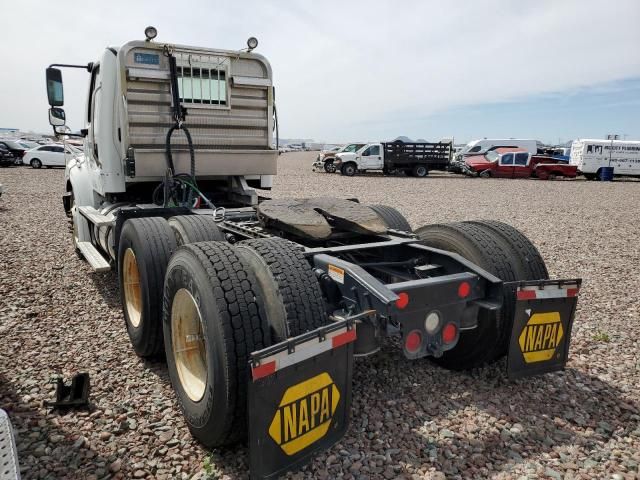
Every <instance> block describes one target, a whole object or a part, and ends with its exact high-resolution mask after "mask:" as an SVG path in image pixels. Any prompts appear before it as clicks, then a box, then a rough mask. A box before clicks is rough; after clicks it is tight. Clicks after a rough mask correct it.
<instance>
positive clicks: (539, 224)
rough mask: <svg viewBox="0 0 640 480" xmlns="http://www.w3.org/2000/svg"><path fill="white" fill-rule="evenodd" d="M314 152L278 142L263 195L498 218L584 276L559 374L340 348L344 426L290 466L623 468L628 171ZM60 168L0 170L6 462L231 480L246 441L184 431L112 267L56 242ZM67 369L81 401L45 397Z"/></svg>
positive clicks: (631, 353)
mask: <svg viewBox="0 0 640 480" xmlns="http://www.w3.org/2000/svg"><path fill="white" fill-rule="evenodd" d="M314 156H315V154H312V153H300V154H293V153H292V154H285V155H283V156H281V157H280V173H281V175H280V176H279V177H278V178H277V179H276V183H275V187H274V189H273V191H272V192H271V193H272V195H273V196H275V197H287V196H299V197H300V196H319V195H334V196H340V197H358V198H359V199H360V200H361V201H362V202H363V203H364V202H366V203H385V204H389V205H393V206H395V207H397V208H398V209H400V210H401V211H403V212H405V213H406V215H407V217H408V218H409V220H410V222H411V224H412V225H413V226H414V227H417V226H420V225H423V224H426V223H435V222H447V221H454V220H466V219H478V218H491V219H497V220H503V221H506V222H509V223H512V224H513V225H515V226H516V227H518V228H520V229H522V231H523V232H524V233H526V234H527V235H528V236H529V237H530V238H531V239H532V240H533V241H534V243H535V244H536V245H537V246H538V247H539V249H540V251H541V253H542V255H543V257H544V258H545V259H546V261H547V265H548V267H549V270H550V273H551V275H552V277H556V278H558V277H582V278H583V279H584V288H583V290H582V292H581V296H580V301H579V309H578V312H577V317H576V323H575V328H574V331H573V344H572V345H573V346H572V349H571V360H570V362H569V366H568V368H567V370H566V371H565V372H563V373H557V374H553V375H547V376H544V377H539V378H535V379H527V380H522V381H517V382H510V381H508V380H507V379H506V376H505V374H504V373H503V371H504V368H505V365H504V363H499V364H497V365H494V366H492V367H490V368H486V369H483V370H478V371H474V372H470V373H452V372H448V371H445V370H442V369H440V368H438V367H436V366H434V365H433V364H431V363H430V362H429V361H426V360H425V361H418V362H409V361H407V360H405V359H404V358H403V357H402V356H401V355H400V354H399V352H398V351H397V350H396V349H394V348H393V347H392V346H391V345H387V346H386V347H385V348H384V349H383V350H382V352H380V353H379V354H378V355H376V356H375V357H373V358H370V359H368V360H361V361H360V360H359V361H357V362H356V369H355V376H354V402H353V409H352V423H351V428H350V430H349V432H348V434H347V435H346V436H345V438H344V439H343V441H342V442H341V443H340V444H339V445H336V446H335V447H334V448H332V449H331V450H330V451H328V452H326V453H325V454H322V455H319V456H318V457H317V458H316V459H315V460H314V461H313V463H312V465H310V466H309V467H306V468H305V469H304V470H303V471H302V472H298V473H296V474H294V475H292V476H293V477H294V478H336V477H339V478H345V479H348V478H444V477H445V476H446V478H472V477H475V478H488V477H490V478H518V477H523V478H545V477H548V478H557V479H560V478H566V479H570V478H618V479H619V478H640V476H639V475H638V463H639V462H640V407H639V405H640V393H639V390H638V385H640V354H639V350H638V342H639V340H640V307H639V302H638V292H639V291H640V275H638V268H639V266H640V242H639V240H638V239H639V238H640V213H639V211H638V205H640V183H638V182H618V181H616V182H614V183H596V182H586V181H581V180H576V181H556V182H544V181H535V180H483V179H467V178H462V177H454V176H450V175H445V174H434V175H432V176H431V177H430V178H427V179H412V178H384V177H382V176H378V175H368V176H363V177H354V178H347V177H342V176H340V175H329V174H325V173H312V172H311V169H310V165H311V162H312V160H313V157H314ZM62 179H63V171H61V170H45V169H43V170H32V169H30V168H7V169H0V183H2V184H4V185H5V189H6V193H5V194H4V195H3V197H2V198H1V199H0V407H2V408H4V409H5V410H7V411H8V412H9V414H10V416H11V418H12V421H13V422H14V426H15V429H16V432H17V437H18V448H19V453H20V462H21V470H22V474H23V478H27V479H28V478H52V479H53V478H108V477H115V478H132V477H133V478H191V477H192V476H193V475H197V476H198V477H200V478H205V477H206V475H207V474H208V475H209V478H246V477H247V468H248V467H247V465H248V460H247V451H246V448H245V447H243V446H238V447H236V448H233V449H228V450H215V451H213V452H209V451H207V450H205V449H203V448H202V447H200V446H199V445H198V444H196V443H195V442H194V441H193V440H192V439H191V437H190V436H189V433H188V431H187V429H186V427H185V424H184V422H183V421H182V418H181V415H180V413H179V411H178V410H177V409H176V403H175V401H174V397H173V393H172V390H171V387H170V385H169V382H168V375H167V371H166V367H165V365H164V364H163V363H162V362H155V363H154V362H148V361H143V360H140V359H138V358H136V356H135V355H134V354H133V351H132V350H131V348H130V346H129V341H128V338H127V334H126V331H125V328H124V323H123V318H122V314H121V310H120V304H119V302H120V300H119V294H118V291H117V288H116V279H115V276H114V275H113V274H94V273H91V271H90V269H89V267H88V266H87V264H86V263H84V262H82V261H81V260H79V259H78V258H77V257H76V255H75V254H74V252H73V248H72V247H71V241H70V235H69V232H68V226H67V219H66V217H65V215H64V212H63V210H62V205H61V201H60V193H61V189H62ZM79 371H87V372H89V373H90V374H91V381H92V392H91V399H92V402H93V407H92V409H91V410H90V411H86V412H84V411H79V412H69V413H67V414H63V415H61V414H57V413H54V414H52V413H49V411H48V410H47V409H44V408H43V407H42V401H43V400H45V399H52V398H53V392H54V386H53V385H52V384H50V383H49V381H50V378H51V376H52V375H53V374H57V373H62V374H64V375H70V374H72V373H75V372H79ZM205 463H210V464H211V466H210V467H208V468H205V467H204V465H205Z"/></svg>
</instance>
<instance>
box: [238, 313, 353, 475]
mask: <svg viewBox="0 0 640 480" xmlns="http://www.w3.org/2000/svg"><path fill="white" fill-rule="evenodd" d="M355 339H356V330H355V323H354V321H353V319H346V320H342V321H338V322H335V323H333V324H330V325H327V326H324V327H320V328H319V329H317V330H314V331H313V332H309V333H306V334H303V335H300V336H298V337H295V338H292V339H289V340H286V341H284V342H281V343H279V344H277V345H273V346H271V347H269V348H266V349H264V350H260V351H258V352H254V353H252V354H251V360H250V365H249V366H250V368H251V371H252V379H251V380H250V381H249V405H248V411H249V419H248V424H249V457H250V476H251V478H252V479H271V478H278V477H279V476H280V475H282V474H284V473H285V472H286V471H288V470H291V469H293V468H297V467H299V466H301V465H303V464H305V463H306V462H308V461H309V460H310V459H311V458H312V457H313V455H315V454H317V453H318V452H319V451H322V450H325V449H327V448H329V447H331V446H332V445H333V444H335V443H336V442H337V441H339V440H340V439H341V438H342V436H343V435H344V433H345V432H346V430H347V427H348V425H349V410H350V405H351V379H352V372H353V346H354V341H355ZM261 369H262V370H261Z"/></svg>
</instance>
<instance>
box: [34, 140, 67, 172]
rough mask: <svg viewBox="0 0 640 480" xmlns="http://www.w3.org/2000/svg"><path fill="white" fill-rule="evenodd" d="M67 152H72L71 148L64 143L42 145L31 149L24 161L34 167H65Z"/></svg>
mask: <svg viewBox="0 0 640 480" xmlns="http://www.w3.org/2000/svg"><path fill="white" fill-rule="evenodd" d="M65 153H67V154H69V155H71V154H72V152H71V150H70V149H69V148H66V149H65V147H64V146H62V145H41V146H39V147H36V148H33V149H31V150H29V151H28V152H27V153H26V155H25V156H24V157H22V163H23V164H25V165H31V167H33V168H41V167H47V168H49V167H64V166H65Z"/></svg>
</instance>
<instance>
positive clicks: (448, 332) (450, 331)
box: [442, 323, 458, 344]
mask: <svg viewBox="0 0 640 480" xmlns="http://www.w3.org/2000/svg"><path fill="white" fill-rule="evenodd" d="M457 336H458V327H456V324H455V323H447V324H446V325H445V327H444V328H443V329H442V341H443V342H444V343H446V344H449V343H453V341H454V340H455V339H456V337H457Z"/></svg>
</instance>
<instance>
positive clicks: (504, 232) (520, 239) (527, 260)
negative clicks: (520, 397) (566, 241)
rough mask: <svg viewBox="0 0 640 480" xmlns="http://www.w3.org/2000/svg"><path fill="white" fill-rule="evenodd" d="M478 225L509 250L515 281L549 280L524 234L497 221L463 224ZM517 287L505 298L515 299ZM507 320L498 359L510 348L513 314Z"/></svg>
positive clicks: (542, 264)
mask: <svg viewBox="0 0 640 480" xmlns="http://www.w3.org/2000/svg"><path fill="white" fill-rule="evenodd" d="M463 223H469V224H472V225H476V226H478V227H480V228H482V229H483V230H485V231H486V232H487V233H489V234H490V235H494V237H496V239H497V240H498V242H500V243H502V245H503V248H504V249H505V250H509V255H508V258H509V261H510V264H511V269H512V270H513V272H514V274H515V280H548V279H549V272H548V271H547V266H546V265H545V263H544V260H543V259H542V255H540V252H539V251H538V249H537V248H536V246H535V245H534V244H533V243H532V242H531V240H529V239H528V238H527V237H526V236H525V235H524V234H523V233H522V232H520V231H519V230H517V229H516V228H514V227H512V226H511V225H508V224H506V223H503V222H498V221H495V220H478V221H471V222H463ZM515 294H516V291H515V287H505V296H508V297H509V298H514V297H515ZM514 308H515V306H514ZM512 312H513V310H512ZM505 320H507V328H505V329H503V331H502V332H501V333H502V335H501V339H500V342H501V345H502V347H501V350H500V351H499V353H498V357H497V358H499V357H502V356H503V355H506V353H507V351H508V347H509V336H510V334H511V329H512V326H513V313H511V316H510V317H509V318H506V319H505Z"/></svg>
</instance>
